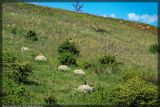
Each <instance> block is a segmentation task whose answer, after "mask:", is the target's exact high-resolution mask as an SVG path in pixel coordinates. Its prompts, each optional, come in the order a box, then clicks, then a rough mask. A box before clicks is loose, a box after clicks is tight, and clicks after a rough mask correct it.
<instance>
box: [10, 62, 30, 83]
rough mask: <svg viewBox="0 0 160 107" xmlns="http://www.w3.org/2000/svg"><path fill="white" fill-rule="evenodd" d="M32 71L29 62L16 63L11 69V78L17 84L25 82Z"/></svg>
mask: <svg viewBox="0 0 160 107" xmlns="http://www.w3.org/2000/svg"><path fill="white" fill-rule="evenodd" d="M32 69H33V66H32V64H31V63H30V62H17V63H16V64H15V65H14V67H13V68H12V73H11V77H12V78H13V79H14V80H15V81H17V82H25V81H26V80H27V77H28V76H29V75H30V74H31V73H32Z"/></svg>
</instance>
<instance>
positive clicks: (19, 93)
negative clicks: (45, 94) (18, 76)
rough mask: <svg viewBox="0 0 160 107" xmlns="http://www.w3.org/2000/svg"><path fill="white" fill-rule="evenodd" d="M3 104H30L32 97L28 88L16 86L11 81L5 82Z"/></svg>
mask: <svg viewBox="0 0 160 107" xmlns="http://www.w3.org/2000/svg"><path fill="white" fill-rule="evenodd" d="M3 86H4V88H5V90H3V99H2V103H3V104H23V103H29V102H30V95H29V93H28V92H27V90H26V88H25V87H24V86H22V85H19V84H16V83H14V82H13V81H11V80H6V81H4V84H3Z"/></svg>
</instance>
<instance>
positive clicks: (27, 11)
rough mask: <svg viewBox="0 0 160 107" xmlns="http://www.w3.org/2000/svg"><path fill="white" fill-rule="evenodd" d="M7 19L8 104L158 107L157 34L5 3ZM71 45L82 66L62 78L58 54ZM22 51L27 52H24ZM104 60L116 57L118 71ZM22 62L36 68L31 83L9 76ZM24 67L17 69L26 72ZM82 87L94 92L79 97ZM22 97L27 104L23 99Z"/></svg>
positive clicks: (127, 25) (120, 22) (114, 21)
mask: <svg viewBox="0 0 160 107" xmlns="http://www.w3.org/2000/svg"><path fill="white" fill-rule="evenodd" d="M2 19H3V29H2V33H3V54H5V55H4V58H3V59H6V62H4V66H3V71H4V72H3V87H4V89H3V90H4V100H3V102H4V103H5V104H71V105H72V104H110V103H112V104H130V105H131V104H134V103H138V104H155V103H156V101H157V93H158V92H157V87H156V86H157V53H155V54H153V53H150V52H149V48H150V46H151V45H153V44H157V35H156V34H155V33H154V32H151V31H148V30H143V29H139V28H138V27H135V26H134V27H133V26H132V25H131V24H132V23H133V22H127V21H123V20H117V19H112V18H103V17H98V16H93V15H89V14H82V13H75V12H69V11H65V10H59V9H51V8H47V7H40V6H35V5H31V4H26V3H4V4H3V18H2ZM142 25H143V24H142ZM143 26H148V25H143ZM66 39H69V40H70V42H74V43H75V45H76V47H77V49H78V50H79V51H80V55H79V56H78V57H77V59H76V61H77V66H70V70H69V71H67V72H60V71H59V70H58V66H59V65H60V63H59V60H58V55H59V53H58V52H57V48H58V46H59V45H60V44H62V43H63V42H64V41H65V40H66ZM22 47H27V48H28V50H27V51H22V50H21V49H22ZM38 55H44V56H45V58H46V61H44V62H43V61H36V60H35V57H36V56H38ZM105 55H111V56H115V58H116V61H117V65H116V67H115V65H114V64H108V65H103V64H102V63H100V61H99V59H100V58H101V57H103V56H105ZM17 62H18V63H23V64H24V62H30V63H29V64H30V65H32V66H33V68H32V73H31V74H27V76H28V77H27V78H28V80H27V82H26V81H25V82H21V83H17V82H16V81H14V79H12V78H10V76H13V75H12V73H10V72H15V70H17V69H15V67H14V66H17V65H13V64H12V63H16V64H17ZM12 65H13V66H12ZM19 66H20V67H19ZM21 66H22V64H19V65H18V68H20V69H23V68H22V67H21ZM25 67H26V66H25ZM27 68H28V66H27V67H26V68H25V69H24V72H25V71H26V69H27ZM75 69H83V70H84V71H85V75H84V76H77V75H75V74H74V73H73V71H74V70H75ZM21 71H23V70H21ZM137 81H138V82H137ZM82 84H89V85H90V86H92V87H94V89H95V91H94V92H91V93H81V92H78V91H77V87H78V86H79V85H82ZM123 84H124V85H123ZM129 84H132V85H133V84H135V87H136V88H135V87H134V86H130V85H129ZM11 85H12V86H13V87H10V86H11ZM123 86H124V87H123ZM141 86H142V89H141ZM9 87H10V88H9ZM147 88H149V90H150V91H147ZM124 89H128V91H125V90H124ZM5 90H8V91H5ZM117 90H118V91H117ZM129 90H132V92H130V91H129ZM23 94H24V95H26V97H25V98H21V97H24V96H23ZM151 95H152V97H150V96H151ZM20 96H21V97H20ZM15 97H16V98H15ZM122 98H124V99H123V100H122ZM129 98H130V99H129ZM147 98H148V99H147ZM20 99H22V100H20ZM26 99H27V100H26Z"/></svg>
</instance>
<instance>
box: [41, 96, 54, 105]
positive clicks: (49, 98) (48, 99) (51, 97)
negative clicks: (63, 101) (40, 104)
mask: <svg viewBox="0 0 160 107" xmlns="http://www.w3.org/2000/svg"><path fill="white" fill-rule="evenodd" d="M44 100H45V102H46V103H47V104H57V100H56V99H55V97H54V96H53V95H50V96H48V97H47V98H45V99H44Z"/></svg>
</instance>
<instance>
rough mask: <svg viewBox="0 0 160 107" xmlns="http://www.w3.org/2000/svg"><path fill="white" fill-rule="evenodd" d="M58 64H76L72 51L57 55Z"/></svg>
mask: <svg viewBox="0 0 160 107" xmlns="http://www.w3.org/2000/svg"><path fill="white" fill-rule="evenodd" d="M58 59H59V62H60V64H62V65H68V66H70V65H77V62H76V59H75V56H74V55H73V54H72V53H69V52H64V53H62V54H60V55H59V57H58Z"/></svg>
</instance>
